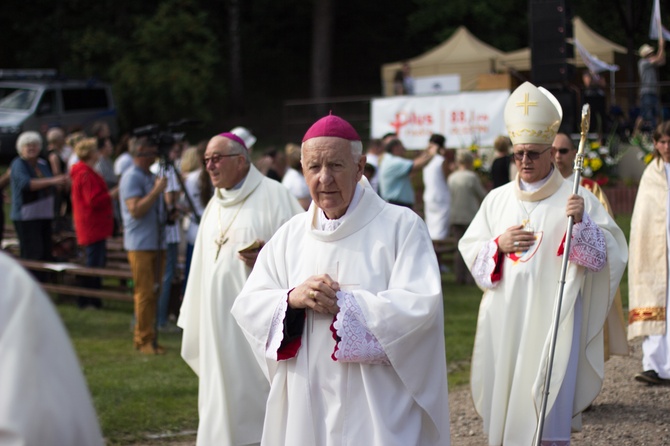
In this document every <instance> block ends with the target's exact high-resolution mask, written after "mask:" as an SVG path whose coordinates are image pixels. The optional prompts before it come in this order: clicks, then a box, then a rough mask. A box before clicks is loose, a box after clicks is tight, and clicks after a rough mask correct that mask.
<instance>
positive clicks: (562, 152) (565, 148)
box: [558, 147, 572, 155]
mask: <svg viewBox="0 0 670 446" xmlns="http://www.w3.org/2000/svg"><path fill="white" fill-rule="evenodd" d="M570 150H572V149H568V148H567V147H561V148H560V149H558V153H560V154H561V155H567V154H568V153H570Z"/></svg>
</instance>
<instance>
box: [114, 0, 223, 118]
mask: <svg viewBox="0 0 670 446" xmlns="http://www.w3.org/2000/svg"><path fill="white" fill-rule="evenodd" d="M194 6H195V5H194V2H193V1H192V0H169V1H168V2H165V3H163V4H162V5H160V6H159V8H158V11H157V12H156V14H155V15H154V16H153V17H151V18H149V19H147V20H141V19H140V20H136V26H135V32H134V33H133V34H132V36H131V38H130V40H129V42H128V47H127V51H124V53H123V56H122V57H121V58H120V59H119V60H118V61H116V62H115V63H114V64H113V66H112V69H111V75H112V77H113V78H114V79H115V81H116V82H115V87H116V89H115V93H116V96H117V100H118V101H119V103H120V104H121V106H122V107H123V109H124V110H125V112H126V119H128V120H129V121H130V122H139V121H141V120H144V121H150V122H159V123H165V122H167V121H170V120H174V119H177V118H180V117H183V116H184V114H188V115H189V117H193V118H204V117H206V111H205V110H204V109H203V107H202V106H203V105H204V103H205V102H206V100H207V97H208V95H209V94H210V93H211V92H212V86H213V85H215V82H214V80H215V71H214V69H215V66H216V64H217V62H218V59H217V54H218V47H217V44H216V40H215V38H214V36H213V35H212V33H211V32H210V31H209V30H208V28H207V26H206V18H205V14H204V13H203V12H201V11H199V10H197V9H196V8H195V7H194Z"/></svg>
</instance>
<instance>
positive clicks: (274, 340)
mask: <svg viewBox="0 0 670 446" xmlns="http://www.w3.org/2000/svg"><path fill="white" fill-rule="evenodd" d="M286 310H288V300H287V299H282V300H281V301H280V302H279V305H277V309H276V310H275V312H274V314H273V315H272V323H271V325H270V333H269V334H268V342H267V345H266V346H265V357H266V358H267V359H271V360H273V361H276V360H277V352H278V351H279V347H281V341H283V340H284V319H285V318H286Z"/></svg>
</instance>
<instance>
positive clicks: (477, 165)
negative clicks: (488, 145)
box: [468, 141, 489, 173]
mask: <svg viewBox="0 0 670 446" xmlns="http://www.w3.org/2000/svg"><path fill="white" fill-rule="evenodd" d="M468 150H470V152H472V156H473V157H474V158H475V159H474V161H473V162H472V167H473V168H474V169H475V172H483V173H486V172H488V171H489V169H488V168H487V165H486V164H485V163H484V160H482V158H481V157H480V155H479V145H478V144H477V142H476V141H473V143H472V144H470V147H468Z"/></svg>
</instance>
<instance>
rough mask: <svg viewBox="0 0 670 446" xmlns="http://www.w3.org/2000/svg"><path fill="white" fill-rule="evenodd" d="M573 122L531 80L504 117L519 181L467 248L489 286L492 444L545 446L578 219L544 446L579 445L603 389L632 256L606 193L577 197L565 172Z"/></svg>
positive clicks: (503, 193) (483, 317)
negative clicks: (607, 350) (560, 142)
mask: <svg viewBox="0 0 670 446" xmlns="http://www.w3.org/2000/svg"><path fill="white" fill-rule="evenodd" d="M561 119H562V109H561V106H560V104H559V103H558V101H557V100H556V98H555V97H554V96H553V95H552V94H551V93H550V92H548V91H547V90H545V89H543V88H537V87H535V86H534V85H532V84H531V83H529V82H526V83H524V84H522V85H521V86H520V87H518V88H517V89H516V90H514V92H512V94H511V95H510V97H509V99H508V100H507V103H506V105H505V109H504V120H505V125H506V126H507V131H508V133H509V136H510V139H511V140H512V153H513V159H514V163H515V164H516V167H517V169H518V173H517V176H516V179H515V181H513V182H510V183H507V184H505V185H503V186H500V187H498V188H496V189H493V190H492V191H491V192H489V194H488V195H487V196H486V198H485V199H484V201H483V202H482V205H481V207H480V208H479V211H478V212H477V214H476V215H475V218H474V220H473V221H472V223H471V224H470V226H469V227H468V229H467V231H466V232H465V234H464V235H463V238H462V239H461V240H460V242H459V244H458V248H459V250H460V252H461V254H462V256H463V259H464V260H465V263H466V265H468V267H469V268H470V271H471V272H472V275H473V276H474V278H475V280H476V282H477V284H478V285H479V286H480V287H481V288H482V289H483V290H484V295H483V298H482V302H481V305H480V309H479V317H478V322H477V333H476V335H475V345H474V351H473V355H472V375H471V381H470V382H471V388H472V396H473V401H474V403H475V408H476V410H477V412H478V413H479V414H480V415H481V416H482V418H483V422H484V431H485V432H486V433H487V435H488V444H489V445H501V444H504V445H508V444H535V442H534V440H535V437H536V435H537V431H538V427H539V425H540V420H539V419H538V414H539V413H540V409H541V403H542V398H543V394H545V392H544V383H545V378H546V373H547V367H546V365H547V360H548V350H549V345H550V343H553V342H554V340H553V339H552V334H553V330H552V324H553V321H554V305H555V302H556V300H557V298H558V295H559V293H558V291H559V279H560V278H561V269H562V264H563V251H564V250H565V240H564V238H565V236H566V230H567V223H568V219H567V217H568V216H572V217H573V218H574V226H573V234H572V235H573V237H572V240H571V246H570V250H569V252H568V254H569V260H570V261H569V264H568V269H567V274H566V280H565V286H564V288H562V292H561V295H562V310H561V315H562V317H561V319H560V325H559V331H558V337H557V338H556V340H555V346H556V350H555V351H556V354H555V355H554V361H553V368H552V371H551V383H550V389H548V390H549V393H548V395H549V398H548V400H547V416H546V417H545V420H544V421H543V423H544V424H543V426H544V429H543V435H542V437H541V439H540V440H541V444H542V445H553V444H557V445H568V444H570V434H571V424H572V421H573V416H575V415H579V413H580V412H581V411H582V410H584V408H586V407H587V406H588V405H589V404H591V402H592V401H593V400H594V399H595V397H596V396H597V395H598V393H599V391H600V388H601V386H602V374H601V373H598V372H596V371H599V370H602V369H603V367H604V366H603V339H602V327H603V323H604V321H605V317H606V315H607V312H608V310H609V307H610V304H611V302H612V299H613V298H614V291H615V290H616V287H617V285H618V283H619V280H620V279H621V276H622V274H623V271H624V268H625V264H626V259H627V255H628V250H627V247H626V239H625V237H624V235H623V233H622V231H621V229H619V227H618V226H617V225H616V223H615V222H614V220H613V219H612V217H611V216H610V215H609V214H608V213H607V212H606V211H605V209H604V208H603V206H602V205H601V204H600V202H598V200H597V199H596V197H595V196H593V194H591V193H589V192H587V191H582V192H580V194H582V195H577V194H573V191H572V185H570V184H569V183H568V182H567V181H565V180H564V178H563V176H562V175H561V173H560V171H559V170H558V169H557V168H556V167H555V165H554V159H555V156H556V148H554V147H553V141H554V137H555V135H556V132H557V130H558V128H559V127H560V125H561ZM577 421H578V422H581V419H579V420H577Z"/></svg>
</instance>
